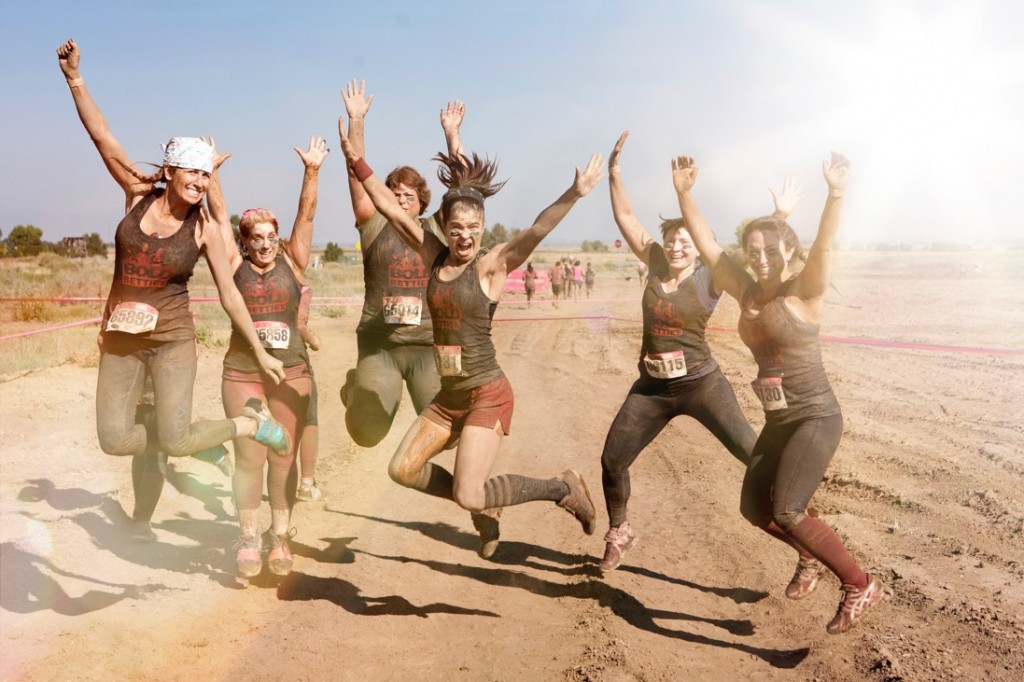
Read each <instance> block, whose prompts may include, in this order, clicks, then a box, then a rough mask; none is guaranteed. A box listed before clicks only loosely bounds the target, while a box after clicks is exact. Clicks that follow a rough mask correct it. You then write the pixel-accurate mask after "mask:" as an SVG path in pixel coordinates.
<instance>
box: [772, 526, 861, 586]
mask: <svg viewBox="0 0 1024 682" xmlns="http://www.w3.org/2000/svg"><path fill="white" fill-rule="evenodd" d="M791 533H792V535H793V537H794V538H796V540H797V542H799V543H800V544H801V545H803V546H804V547H806V548H807V551H809V552H810V553H811V554H813V555H814V558H816V559H817V560H818V561H820V562H821V563H823V564H825V565H826V566H828V567H829V569H831V571H832V572H833V573H835V574H836V575H837V576H838V577H839V580H840V582H842V583H843V584H844V585H853V586H855V587H858V588H863V587H866V586H867V584H868V576H867V574H866V573H864V571H862V570H861V568H860V566H858V565H857V562H856V561H854V560H853V557H852V556H850V552H849V551H847V549H846V547H845V546H844V545H843V541H842V540H840V539H839V536H838V535H836V532H835V531H834V530H832V529H831V528H830V527H829V525H828V524H827V523H824V522H822V521H819V520H818V519H816V518H814V517H813V516H804V518H802V519H801V520H800V522H799V523H797V524H796V525H795V526H793V529H792V531H791Z"/></svg>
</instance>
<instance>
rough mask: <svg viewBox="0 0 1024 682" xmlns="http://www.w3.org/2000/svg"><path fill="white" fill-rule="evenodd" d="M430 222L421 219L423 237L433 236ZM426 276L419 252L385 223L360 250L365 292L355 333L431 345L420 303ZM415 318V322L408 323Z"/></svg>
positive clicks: (424, 309)
mask: <svg viewBox="0 0 1024 682" xmlns="http://www.w3.org/2000/svg"><path fill="white" fill-rule="evenodd" d="M381 219H383V217H381ZM431 221H432V218H428V219H426V220H421V221H420V223H421V225H423V231H424V233H425V237H424V238H425V239H436V237H435V236H434V234H433V232H431V229H430V224H429V223H430V222H431ZM429 277H430V272H429V271H428V269H427V267H426V266H425V265H424V264H423V259H422V258H420V255H419V254H418V253H417V252H416V251H414V250H413V249H411V248H409V246H408V245H407V244H406V243H405V242H404V241H402V238H401V237H400V236H399V235H398V232H397V231H396V230H395V227H394V226H393V225H392V224H391V223H387V224H386V225H385V226H384V227H383V229H382V230H381V231H380V234H378V235H377V237H376V238H375V239H374V240H373V242H372V243H371V244H370V246H369V247H367V249H366V251H365V252H364V253H363V284H364V287H365V291H366V293H365V297H364V298H363V312H362V316H361V317H360V318H359V325H358V326H357V327H356V333H357V334H360V335H362V336H364V337H370V338H373V339H377V340H380V341H386V342H389V343H394V344H398V345H423V346H426V345H430V344H431V343H432V342H433V330H432V327H431V322H430V309H429V307H428V306H426V305H424V304H423V302H424V300H425V294H426V289H427V280H428V279H429ZM417 317H418V319H419V322H418V323H410V322H409V321H410V320H415V319H417Z"/></svg>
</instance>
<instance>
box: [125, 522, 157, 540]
mask: <svg viewBox="0 0 1024 682" xmlns="http://www.w3.org/2000/svg"><path fill="white" fill-rule="evenodd" d="M131 538H132V542H137V543H139V544H149V543H151V542H156V533H154V532H153V526H151V525H150V523H149V521H132V530H131Z"/></svg>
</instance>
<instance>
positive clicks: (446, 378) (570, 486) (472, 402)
mask: <svg viewBox="0 0 1024 682" xmlns="http://www.w3.org/2000/svg"><path fill="white" fill-rule="evenodd" d="M338 132H339V134H340V135H341V144H342V149H343V150H344V152H345V157H346V158H347V159H348V162H349V166H350V168H351V170H352V173H353V175H354V176H355V178H356V179H357V180H358V181H359V182H360V183H362V185H363V187H364V188H365V190H366V192H367V193H368V194H369V196H370V198H371V199H372V200H373V203H374V205H375V206H376V207H377V210H379V211H380V212H381V213H382V214H383V215H384V216H385V217H386V218H388V219H389V220H390V221H391V223H392V224H393V225H394V226H395V227H396V228H397V230H398V232H399V234H400V235H401V236H402V239H403V240H405V242H406V243H407V244H409V246H410V247H412V248H413V249H414V250H416V252H417V253H419V254H420V256H421V257H422V258H423V262H424V263H428V264H430V280H429V283H428V285H427V303H428V305H429V306H430V314H431V318H432V319H433V323H434V360H435V363H436V365H437V370H438V374H440V375H441V391H440V392H439V393H438V394H437V396H436V397H435V398H434V400H433V402H432V403H431V404H430V405H429V406H428V407H427V408H426V409H425V410H424V411H423V412H422V413H421V414H420V415H419V416H418V417H417V418H416V421H415V422H413V424H412V426H411V427H410V429H409V431H408V432H407V433H406V435H405V437H404V438H403V439H402V443H401V444H400V445H399V446H398V450H397V451H396V452H395V455H394V457H392V459H391V463H390V464H389V466H388V474H389V475H390V476H391V478H392V479H393V480H394V481H395V482H396V483H398V484H400V485H403V486H405V487H408V488H413V489H415V490H419V491H420V492H423V493H426V494H428V495H434V496H437V497H443V498H445V499H449V500H453V501H455V502H456V503H457V504H458V505H459V506H460V507H462V508H463V509H467V510H469V511H470V512H471V513H472V518H473V525H474V526H475V527H476V529H477V531H478V532H479V533H480V539H481V547H480V550H479V554H480V556H482V557H484V558H487V557H489V556H491V555H492V554H493V553H494V551H495V549H496V548H497V545H498V535H499V529H498V514H499V512H500V511H501V509H502V508H503V507H508V506H512V505H517V504H522V503H524V502H531V501H536V500H550V501H552V502H555V503H556V504H557V505H558V506H559V507H562V508H563V509H565V510H566V511H568V512H569V513H571V514H572V515H573V516H575V517H576V519H577V520H579V522H580V523H581V524H582V526H583V530H584V532H586V533H587V534H592V533H593V532H594V520H595V511H594V504H593V502H592V501H591V499H590V493H589V492H588V491H587V487H586V484H585V483H584V482H583V479H582V478H581V477H580V475H579V474H578V473H577V472H576V471H574V470H572V469H567V470H565V471H563V472H562V473H561V474H559V475H557V476H553V477H551V478H548V479H538V478H530V477H527V476H520V475H517V474H501V475H498V476H492V475H491V469H492V467H493V466H494V460H495V457H496V456H497V454H498V447H499V445H500V444H501V439H502V437H503V436H505V435H507V434H508V433H509V431H510V427H511V422H512V408H513V397H512V389H511V386H510V385H509V382H508V379H506V378H505V374H504V373H503V372H502V370H501V367H499V366H498V362H497V358H496V357H495V349H494V343H493V342H492V340H491V319H492V317H493V316H494V311H495V309H496V308H497V306H498V299H499V298H500V297H501V293H502V291H503V290H504V288H505V280H506V279H507V277H508V273H510V272H512V271H513V270H515V269H516V268H518V267H519V266H521V265H522V264H523V263H524V262H526V260H527V258H529V256H530V254H532V253H533V250H534V249H535V248H537V245H538V244H540V242H541V240H542V239H544V237H546V236H547V235H548V233H550V232H551V230H553V229H554V228H555V226H556V225H558V223H559V222H561V220H562V219H563V218H564V217H565V216H566V214H568V212H569V210H570V209H572V207H573V206H574V205H575V204H576V202H577V201H578V200H579V199H581V198H582V197H584V196H586V195H587V193H588V192H590V190H592V189H593V188H594V186H595V185H596V184H597V183H598V182H599V181H600V180H601V178H602V177H603V173H602V165H603V164H602V162H601V156H600V154H594V155H593V156H591V157H590V162H589V163H588V164H587V167H586V169H585V170H580V169H579V168H577V169H576V178H575V180H574V181H573V183H572V185H571V186H570V187H569V188H568V189H567V190H566V191H565V192H563V193H562V195H561V196H560V197H559V198H558V199H556V200H555V202H554V203H553V204H551V205H550V206H548V207H547V208H546V209H544V210H543V211H541V213H540V215H538V216H537V219H536V220H535V221H534V224H533V226H532V227H530V228H528V229H525V230H523V231H521V232H519V233H518V234H516V235H515V236H514V237H513V238H512V239H511V240H509V241H508V242H505V243H502V244H496V245H495V246H493V247H492V248H490V249H484V248H481V239H482V237H483V233H484V225H485V222H484V202H485V201H486V199H487V198H488V197H490V196H493V195H494V194H495V193H497V192H498V191H499V190H500V189H501V187H502V186H503V185H504V182H495V180H494V177H495V175H496V172H497V164H496V163H495V162H493V161H490V160H487V159H481V158H480V157H478V156H477V155H476V154H473V155H472V156H471V157H467V156H465V155H463V154H461V153H455V154H452V155H451V156H449V155H445V154H439V155H438V156H437V157H436V159H437V160H438V161H440V162H441V166H440V168H439V170H438V177H439V178H440V180H441V182H442V184H444V186H445V187H447V188H448V191H447V192H445V195H444V197H443V199H442V201H441V209H440V219H441V225H442V232H443V234H444V235H445V238H446V240H447V244H442V243H440V242H439V241H437V240H435V239H430V238H427V235H426V234H425V232H424V230H423V227H422V226H421V224H420V222H419V221H418V220H416V219H415V218H413V217H411V216H409V215H408V214H407V213H406V212H405V211H403V210H402V208H401V206H400V205H399V203H398V201H397V200H396V199H395V196H394V194H393V193H392V192H391V190H389V189H388V188H387V186H386V185H385V184H384V183H383V182H381V181H380V179H378V178H377V177H376V176H375V175H374V174H373V171H372V170H371V169H370V167H369V165H367V163H366V161H365V160H363V159H362V158H360V157H359V155H358V153H357V152H356V150H355V148H354V147H353V145H352V144H351V143H350V141H349V140H348V138H347V137H346V136H345V129H344V125H342V121H339V123H338ZM456 437H457V438H459V444H458V450H457V451H456V455H455V470H454V474H453V473H452V472H449V471H447V470H446V469H444V468H442V467H440V466H438V465H436V464H433V463H431V462H430V460H431V459H432V458H433V457H434V456H435V455H437V454H438V453H440V452H441V451H442V450H443V449H444V447H445V444H446V443H449V442H450V441H452V440H453V439H454V438H456Z"/></svg>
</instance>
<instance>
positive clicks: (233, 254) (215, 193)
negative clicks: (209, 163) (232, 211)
mask: <svg viewBox="0 0 1024 682" xmlns="http://www.w3.org/2000/svg"><path fill="white" fill-rule="evenodd" d="M202 139H203V141H204V142H209V144H210V146H211V147H213V173H212V174H211V175H210V186H209V187H208V188H207V190H206V203H207V205H208V206H209V207H210V218H211V220H212V221H213V225H214V226H215V227H216V229H217V231H219V232H220V235H221V241H223V243H224V253H225V254H226V255H227V258H228V263H229V264H230V265H231V272H234V271H235V270H237V269H238V266H239V265H241V264H242V254H241V253H240V252H239V250H238V243H237V242H236V241H235V231H234V230H233V229H232V228H231V220H230V218H228V204H227V202H226V201H225V200H224V190H223V187H222V186H221V184H220V167H221V164H223V163H224V162H225V161H227V160H228V158H230V157H231V154H230V153H228V154H224V155H220V154H218V153H217V143H216V142H215V141H214V139H213V138H212V137H211V138H210V139H209V140H207V139H206V138H205V137H204V138H202ZM211 229H213V227H211Z"/></svg>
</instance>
